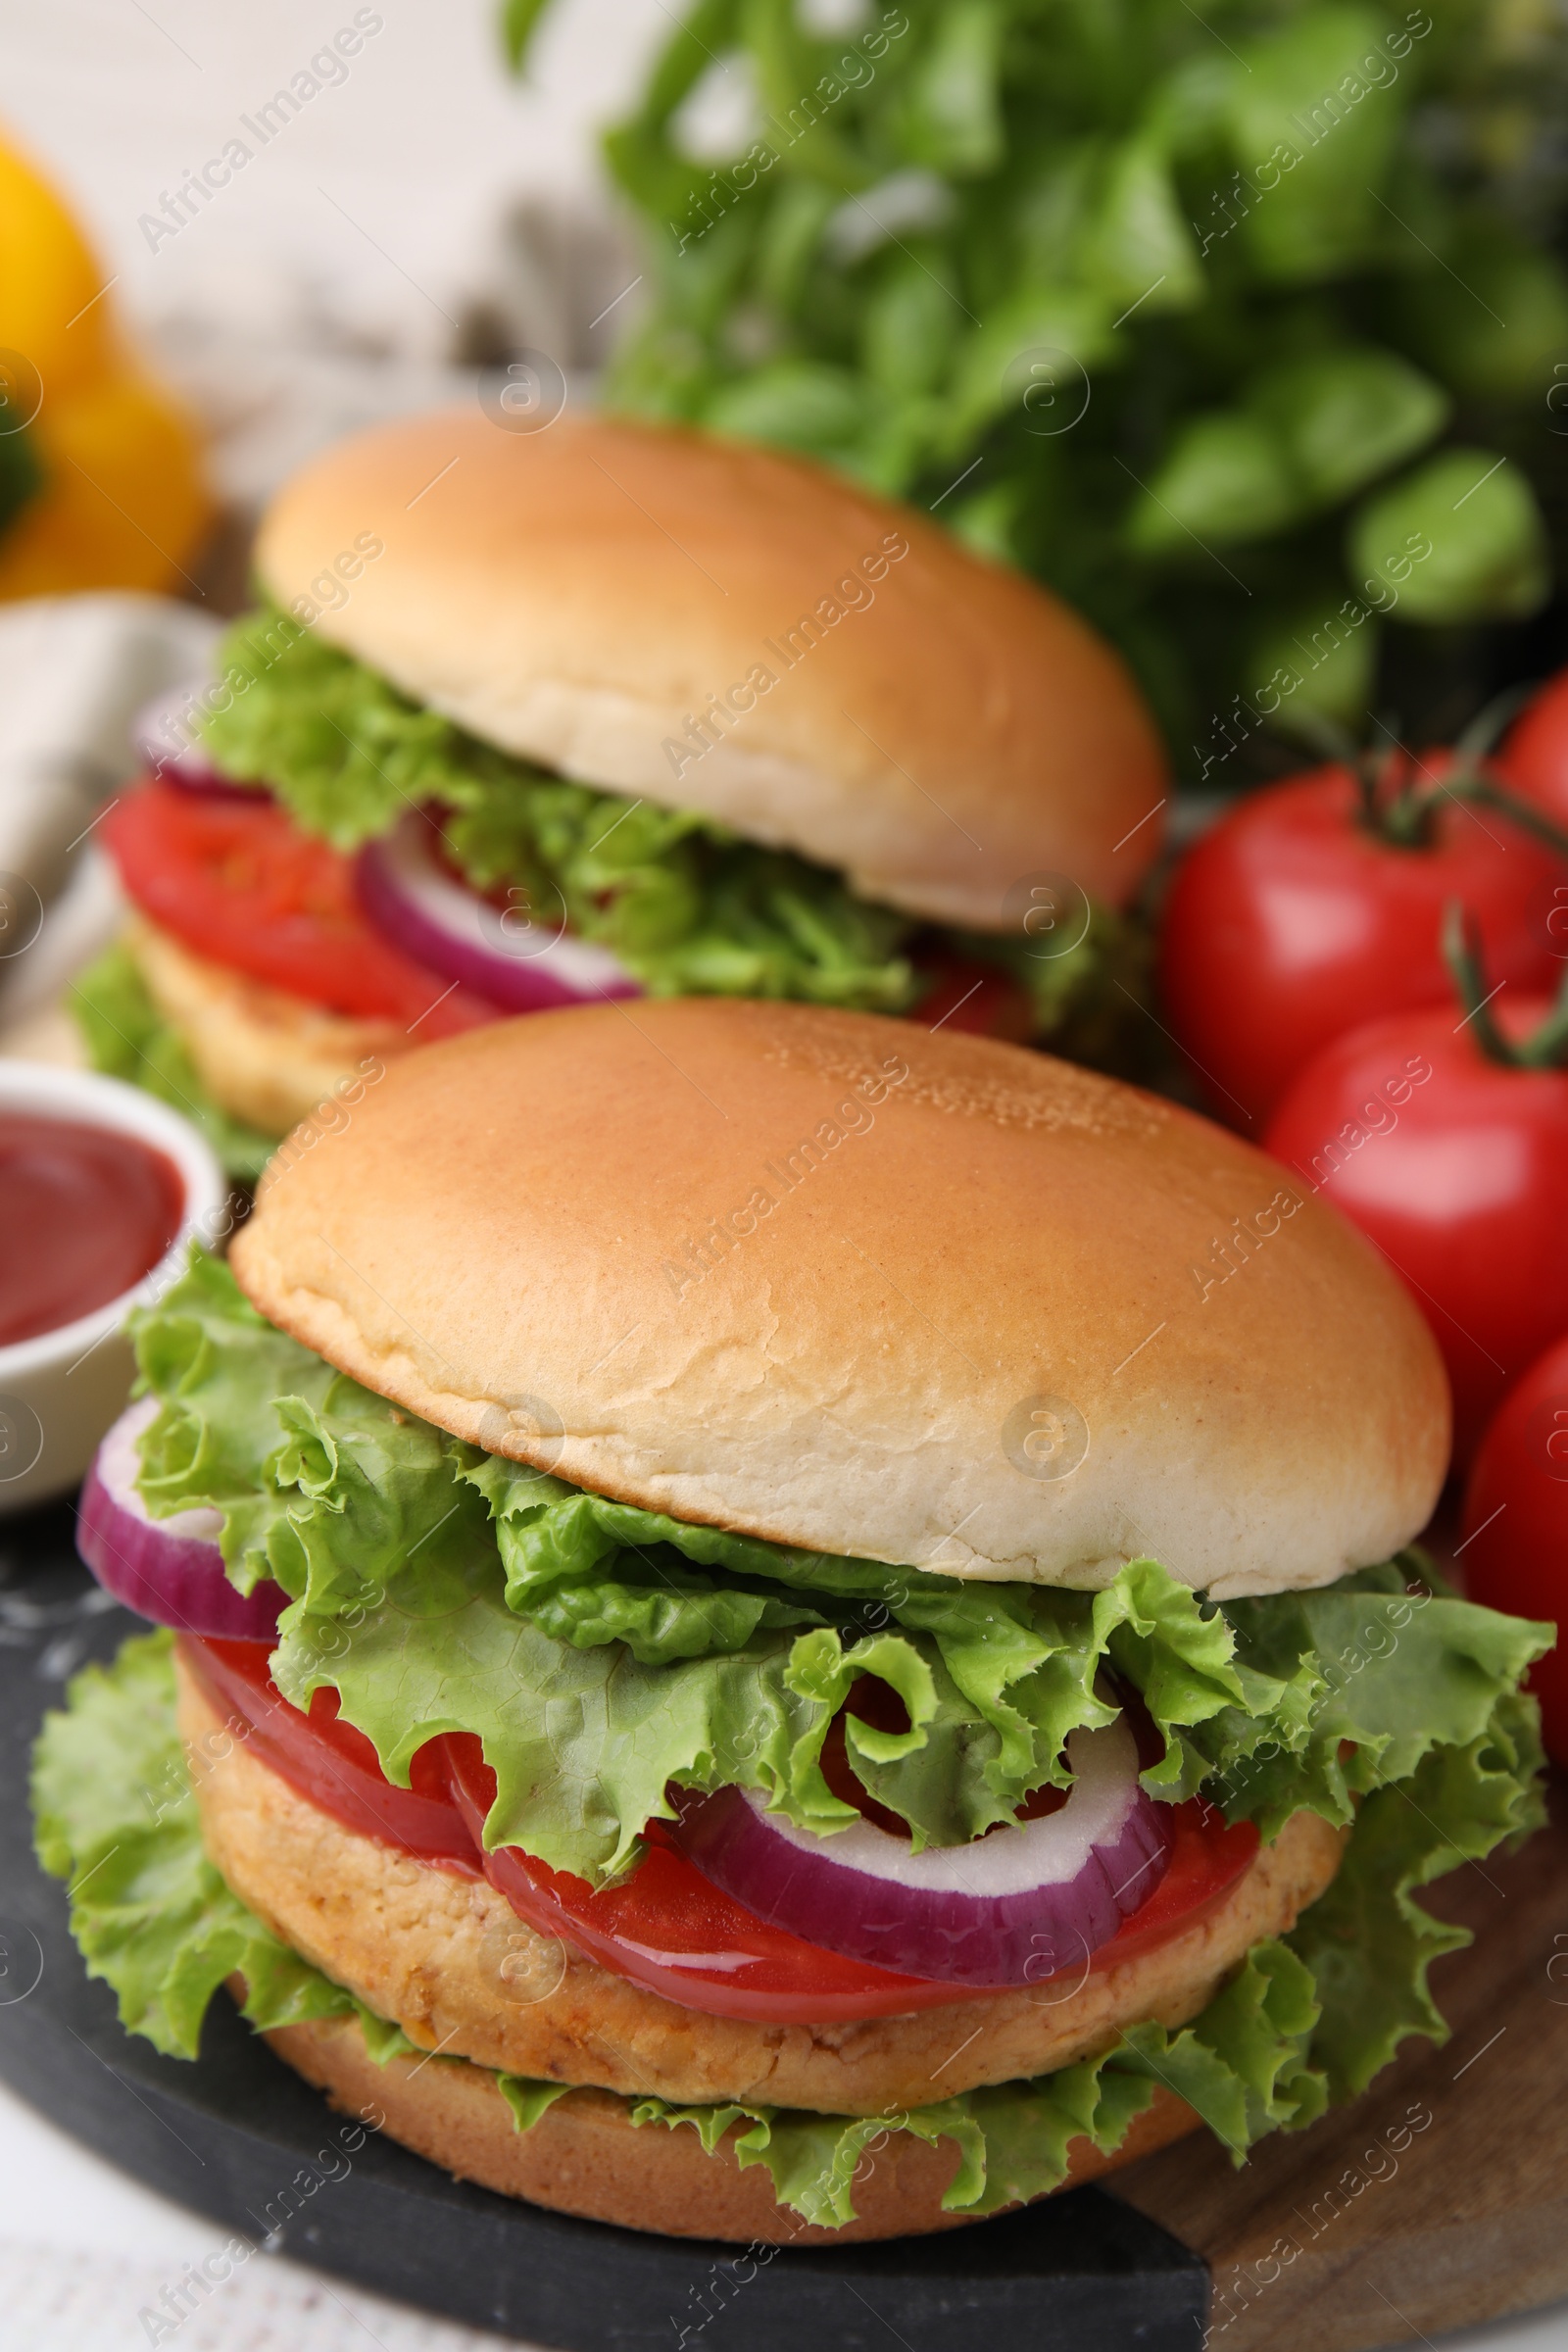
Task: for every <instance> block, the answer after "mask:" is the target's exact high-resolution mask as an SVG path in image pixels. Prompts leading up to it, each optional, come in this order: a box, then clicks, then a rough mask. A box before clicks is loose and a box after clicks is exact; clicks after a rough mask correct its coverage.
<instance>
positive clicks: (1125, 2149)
mask: <svg viewBox="0 0 1568 2352" xmlns="http://www.w3.org/2000/svg"><path fill="white" fill-rule="evenodd" d="M267 2038H268V2040H269V2041H270V2043H271V2045H272V2047H273V2049H274V2050H276V2052H277V2053H278V2056H279V2057H280V2058H284V2059H286V2060H287V2061H288V2063H289V2065H290V2066H292V2067H294V2068H295V2069H296V2070H297V2071H298V2072H299V2073H300V2074H302V2075H303V2076H304V2077H305V2079H306V2081H307V2082H314V2083H315V2084H316V2085H317V2086H318V2088H319V2089H321V2090H324V2091H325V2092H326V2094H327V2097H328V2098H329V2099H330V2100H331V2102H332V2105H333V2106H334V2107H337V2108H340V2109H342V2110H343V2112H344V2113H345V2114H350V2115H356V2116H358V2117H360V2118H361V2120H362V2121H364V2120H366V2119H369V2120H370V2121H371V2122H372V2123H373V2124H375V2125H376V2126H377V2127H378V2128H379V2129H381V2130H383V2131H389V2132H390V2133H391V2135H392V2137H393V2138H394V2139H399V2140H401V2141H402V2142H403V2144H404V2146H405V2147H408V2148H413V2149H414V2150H415V2151H416V2152H417V2154H418V2155H420V2156H427V2157H428V2158H429V2159H430V2161H431V2163H432V2164H439V2165H440V2166H441V2167H442V2169H443V2170H444V2171H446V2172H449V2173H455V2174H456V2175H457V2177H458V2179H459V2180H477V2181H478V2182H479V2183H480V2184H481V2186H483V2187H485V2188H495V2189H499V2190H500V2192H501V2194H502V2195H503V2196H506V2197H525V2198H526V2199H527V2200H528V2202H529V2203H530V2204H531V2205H548V2206H551V2207H553V2208H554V2210H555V2211H556V2212H558V2213H575V2214H580V2215H581V2216H583V2218H584V2219H585V2220H588V2221H593V2222H618V2223H619V2225H620V2227H621V2228H622V2229H652V2230H657V2231H658V2233H659V2235H660V2236H661V2237H705V2238H714V2237H716V2238H728V2239H736V2240H739V2241H740V2242H742V2243H743V2244H760V2245H784V2246H842V2245H850V2244H853V2243H855V2241H856V2240H857V2239H862V2240H863V2239H866V2238H877V2237H912V2236H915V2235H918V2234H921V2233H924V2232H928V2231H930V2230H934V2229H961V2228H962V2227H963V2225H964V2224H965V2223H966V2222H970V2221H972V2220H973V2219H974V2218H975V2217H974V2216H973V2215H972V2214H966V2213H944V2212H943V2210H942V2196H943V2192H944V2190H945V2189H946V2188H947V2187H948V2185H949V2183H950V2182H951V2181H952V2180H953V2177H954V2175H955V2174H956V2171H957V2169H958V2149H957V2147H956V2143H955V2142H954V2141H952V2140H939V2141H938V2142H937V2144H936V2146H935V2147H930V2146H928V2145H927V2144H926V2142H925V2141H924V2140H919V2139H916V2138H914V2137H913V2135H912V2134H911V2133H909V2132H907V2131H895V2132H892V2133H890V2134H889V2136H888V2139H887V2141H886V2144H885V2145H884V2146H883V2147H881V2148H878V2149H877V2150H876V2151H875V2153H874V2154H867V2155H866V2156H864V2157H862V2159H861V2162H860V2167H859V2169H858V2171H857V2173H856V2176H855V2206H856V2215H857V2218H856V2220H854V2221H853V2222H847V2223H846V2224H845V2225H844V2227H843V2228H842V2229H820V2228H815V2227H813V2226H812V2225H811V2224H810V2223H808V2222H805V2221H803V2220H802V2218H801V2216H800V2215H799V2214H798V2213H795V2212H793V2211H792V2210H791V2209H790V2207H789V2206H787V2205H779V2204H776V2203H775V2202H774V2198H773V2187H772V2182H771V2180H770V2179H769V2177H768V2175H767V2173H766V2171H765V2170H764V2168H763V2167H762V2166H761V2165H760V2164H759V2165H753V2166H752V2167H751V2168H750V2169H749V2170H748V2171H746V2172H742V2170H741V2168H740V2166H739V2164H738V2163H737V2162H736V2159H735V2149H734V2143H735V2141H736V2140H737V2139H738V2138H739V2137H740V2136H741V2135H742V2133H743V2131H745V2129H746V2127H745V2126H744V2125H742V2124H737V2125H736V2126H735V2127H734V2129H733V2130H732V2131H729V2132H727V2133H726V2134H725V2137H724V2139H723V2140H722V2141H721V2142H720V2144H719V2147H718V2149H717V2150H716V2152H715V2153H714V2154H713V2155H711V2156H710V2155H709V2154H708V2153H707V2151H706V2150H705V2148H704V2147H703V2144H702V2142H701V2140H700V2139H699V2138H698V2136H697V2133H696V2132H695V2131H692V2130H691V2129H690V2128H689V2127H687V2126H685V2125H681V2126H678V2127H677V2128H675V2129H674V2130H666V2129H664V2128H662V2127H661V2126H659V2125H644V2126H643V2127H642V2128H641V2129H640V2130H639V2129H638V2128H636V2127H635V2126H634V2125H633V2123H632V2121H631V2110H630V2106H629V2103H628V2102H627V2101H626V2100H624V2099H618V2098H615V2097H613V2096H612V2094H611V2093H610V2092H608V2091H603V2090H574V2091H571V2092H569V2093H568V2094H567V2096H566V2097H565V2098H564V2099H562V2100H560V2101H558V2102H557V2104H556V2105H555V2106H553V2107H550V2108H547V2110H546V2111H545V2113H544V2115H543V2116H541V2117H540V2119H539V2121H538V2123H536V2124H535V2125H534V2126H533V2127H532V2129H531V2130H530V2131H518V2130H517V2129H516V2126H515V2123H514V2122H513V2117H512V2110H511V2108H510V2107H509V2106H508V2105H507V2102H506V2100H505V2099H504V2098H503V2097H502V2095H501V2092H500V2090H499V2089H498V2088H497V2085H496V2080H495V2077H494V2075H492V2074H487V2073H485V2072H484V2071H483V2070H482V2069H481V2068H479V2067H474V2066H430V2065H427V2064H425V2062H424V2061H423V2060H421V2059H417V2058H394V2059H393V2060H392V2061H391V2062H390V2064H389V2065H387V2066H385V2067H379V2066H377V2065H376V2064H375V2062H374V2060H373V2059H372V2058H371V2056H370V2054H369V2052H368V2050H367V2048H366V2046H365V2039H364V2036H363V2034H361V2032H360V2028H359V2025H358V2023H357V2022H356V2021H355V2020H354V2019H352V2018H331V2019H326V2020H321V2021H319V2022H317V2023H315V2024H312V2025H305V2026H281V2027H278V2028H277V2029H276V2030H275V2031H273V2032H272V2033H270V2034H268V2036H267ZM383 2119H384V2120H383ZM1198 2129H1199V2118H1198V2117H1197V2116H1196V2115H1195V2114H1194V2112H1193V2110H1192V2108H1191V2107H1189V2106H1187V2105H1186V2104H1185V2102H1184V2101H1183V2100H1181V2099H1179V2098H1177V2096H1176V2094H1175V2092H1174V2091H1170V2090H1167V2089H1165V2087H1164V2086H1163V2084H1160V2085H1158V2086H1156V2088H1155V2091H1154V2096H1153V2098H1152V2101H1151V2103H1150V2105H1149V2106H1148V2107H1146V2108H1145V2110H1144V2112H1143V2114H1142V2115H1140V2116H1136V2117H1135V2118H1134V2119H1133V2123H1132V2125H1131V2128H1130V2129H1129V2131H1128V2133H1127V2136H1126V2138H1125V2139H1124V2140H1123V2141H1122V2144H1121V2146H1120V2147H1119V2148H1118V2149H1117V2150H1116V2152H1115V2154H1114V2155H1111V2156H1102V2155H1101V2154H1100V2152H1099V2150H1098V2149H1097V2148H1096V2147H1094V2146H1093V2144H1092V2143H1091V2142H1090V2141H1089V2140H1087V2139H1075V2140H1073V2141H1071V2142H1070V2144H1069V2148H1068V2159H1069V2169H1068V2174H1067V2178H1066V2180H1064V2181H1063V2182H1062V2184H1061V2185H1062V2187H1063V2188H1071V2187H1074V2186H1076V2184H1077V2183H1078V2182H1079V2181H1080V2180H1098V2179H1099V2178H1100V2176H1101V2175H1102V2174H1103V2173H1110V2172H1115V2171H1116V2170H1117V2168H1118V2167H1119V2166H1121V2165H1124V2164H1131V2163H1133V2162H1134V2161H1135V2160H1136V2158H1138V2157H1140V2156H1150V2155H1152V2153H1153V2152H1154V2150H1155V2149H1156V2148H1163V2147H1167V2146H1168V2145H1169V2144H1170V2142H1171V2141H1172V2140H1173V2139H1180V2138H1181V2137H1182V2136H1183V2135H1184V2134H1185V2133H1186V2132H1189V2131H1197V2130H1198Z"/></svg>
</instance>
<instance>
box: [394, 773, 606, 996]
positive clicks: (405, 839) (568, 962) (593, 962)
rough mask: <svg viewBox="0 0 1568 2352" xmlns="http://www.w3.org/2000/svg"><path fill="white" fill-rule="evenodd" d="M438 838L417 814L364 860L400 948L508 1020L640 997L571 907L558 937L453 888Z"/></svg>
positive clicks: (455, 885)
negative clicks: (577, 931) (571, 917)
mask: <svg viewBox="0 0 1568 2352" xmlns="http://www.w3.org/2000/svg"><path fill="white" fill-rule="evenodd" d="M440 838H441V836H440V828H439V826H438V825H437V824H436V823H435V821H434V819H433V818H431V817H429V816H426V815H424V814H423V813H422V812H421V811H419V810H418V809H410V810H409V811H408V813H407V815H405V816H402V817H400V818H399V820H398V822H397V823H396V824H395V825H394V826H393V828H392V830H391V832H390V833H388V834H386V835H384V836H383V837H382V839H381V840H379V841H372V842H368V843H367V845H366V847H365V848H364V849H363V850H362V851H361V852H360V857H359V864H358V869H357V878H358V884H359V893H360V904H361V906H362V907H364V908H365V911H366V913H367V914H368V916H369V918H370V920H371V922H372V923H374V924H375V926H376V928H377V930H378V931H382V932H384V933H385V934H386V936H387V938H388V939H390V940H391V941H392V943H393V945H394V946H395V947H399V948H402V949H403V950H404V951H405V952H406V953H407V954H408V955H410V956H413V957H414V958H415V960H416V961H417V962H418V963H423V964H428V966H429V968H430V969H431V971H433V972H440V973H441V974H442V975H443V977H444V978H446V979H448V980H461V981H463V982H465V983H466V985H467V986H468V987H469V988H472V989H475V990H477V992H478V993H479V995H480V996H482V997H488V998H489V1000H490V1002H491V1004H492V1005H502V1006H504V1007H505V1009H506V1010H507V1011H508V1012H544V1011H548V1010H549V1009H550V1008H551V1007H552V1006H554V1005H581V1004H597V1003H599V1002H600V1001H601V1000H602V999H604V998H607V997H640V996H641V995H642V993H643V992H642V990H641V989H640V988H639V987H638V985H637V983H636V981H635V980H634V979H633V978H632V976H631V974H630V973H629V972H628V971H627V970H626V968H625V966H624V965H623V964H621V963H619V962H617V960H616V958H615V957H614V956H612V955H611V954H610V952H609V950H608V949H606V948H596V947H592V946H590V944H589V943H588V941H587V940H583V939H573V938H572V937H571V935H570V934H569V932H567V931H566V929H565V927H564V925H565V914H564V907H563V910H562V926H561V928H560V929H559V930H554V931H552V930H550V929H548V928H546V926H544V925H543V924H540V923H533V922H528V921H518V920H516V919H515V917H514V916H513V914H512V913H511V912H509V911H508V910H506V909H504V908H502V907H492V906H491V904H490V902H489V900H488V899H484V898H481V897H480V896H479V894H478V892H477V891H472V890H468V889H466V888H465V886H464V885H463V884H462V883H461V882H458V881H456V880H454V878H453V877H452V875H451V874H449V873H448V872H447V871H446V869H445V867H444V866H443V865H442V864H441V863H440V860H439V858H437V856H436V850H437V847H438V845H439V842H440Z"/></svg>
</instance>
